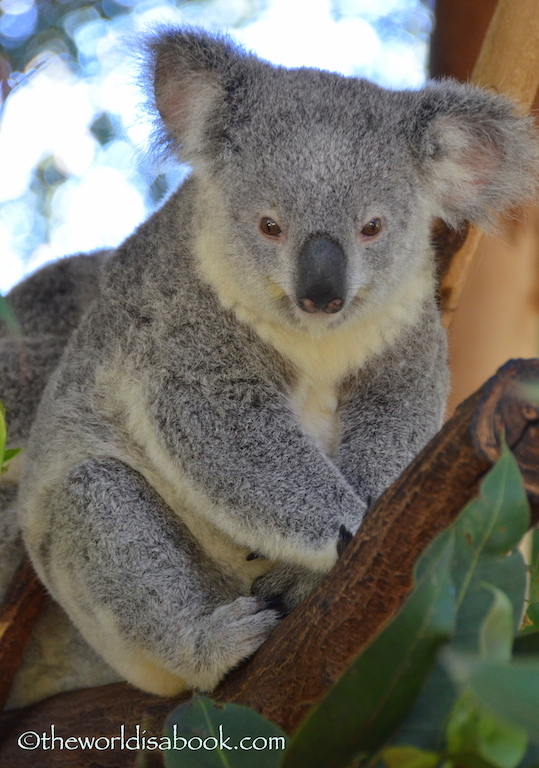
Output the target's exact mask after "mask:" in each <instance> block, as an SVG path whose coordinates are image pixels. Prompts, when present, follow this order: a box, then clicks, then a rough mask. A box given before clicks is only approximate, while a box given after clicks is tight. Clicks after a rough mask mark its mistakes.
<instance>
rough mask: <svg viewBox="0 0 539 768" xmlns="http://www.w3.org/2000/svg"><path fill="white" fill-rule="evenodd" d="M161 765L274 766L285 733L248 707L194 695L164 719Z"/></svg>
mask: <svg viewBox="0 0 539 768" xmlns="http://www.w3.org/2000/svg"><path fill="white" fill-rule="evenodd" d="M165 737H166V738H168V739H170V745H171V749H169V750H166V751H165V752H164V753H163V756H164V763H165V766H166V768H225V767H226V768H253V765H256V766H257V768H277V767H278V766H279V765H280V761H281V757H282V753H283V750H284V747H285V744H286V737H285V734H284V732H283V731H282V730H281V729H280V728H279V727H278V726H277V725H274V723H271V722H270V721H269V720H266V718H265V717H262V715H259V714H258V712H255V711H254V710H253V709H249V708H248V707H240V706H239V705H238V704H220V703H216V702H214V701H212V700H211V699H208V698H205V697H203V696H193V698H192V699H191V701H188V702H186V703H185V704H181V705H180V706H179V707H177V708H176V709H175V710H174V711H173V712H172V713H171V715H170V716H169V718H168V720H167V722H166V723H165Z"/></svg>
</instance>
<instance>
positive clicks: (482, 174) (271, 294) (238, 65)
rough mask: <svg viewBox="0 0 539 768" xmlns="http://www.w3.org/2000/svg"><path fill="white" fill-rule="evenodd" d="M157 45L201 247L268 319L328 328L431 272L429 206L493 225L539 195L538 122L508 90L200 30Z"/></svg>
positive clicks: (157, 82) (158, 99) (168, 118)
mask: <svg viewBox="0 0 539 768" xmlns="http://www.w3.org/2000/svg"><path fill="white" fill-rule="evenodd" d="M150 50H151V56H152V75H153V88H154V92H155V106H156V108H157V110H158V112H159V114H160V116H161V119H162V122H163V124H164V126H165V141H166V142H167V143H168V146H169V147H171V148H172V149H173V150H174V151H177V152H178V153H179V156H180V158H181V159H182V160H184V161H186V162H188V163H189V164H190V165H191V166H192V168H193V172H194V175H195V176H196V177H198V179H199V181H200V183H199V187H200V190H201V199H202V198H204V200H205V203H204V205H203V214H201V216H200V218H199V225H200V227H201V228H202V230H204V231H205V232H206V234H207V238H206V240H205V242H206V247H207V248H208V250H209V251H211V258H214V259H218V260H220V261H221V262H224V263H225V265H226V270H227V274H228V279H230V280H231V281H232V282H234V283H235V285H236V287H237V293H238V295H240V294H242V293H243V295H244V296H245V301H246V302H250V303H251V305H252V306H254V305H256V307H257V309H258V311H259V312H260V313H261V314H262V315H264V316H265V317H266V319H270V320H274V321H277V322H280V323H285V324H289V325H292V326H295V327H300V328H304V329H306V330H313V329H316V332H319V331H320V329H328V328H331V327H334V326H335V325H338V324H342V323H345V322H348V321H349V320H351V319H352V318H356V317H358V316H359V315H361V314H366V313H369V312H371V311H372V310H373V308H376V307H379V306H381V305H382V304H383V303H384V302H385V301H387V300H388V298H389V299H390V298H391V296H392V294H393V293H394V292H395V291H396V290H398V289H399V287H400V286H402V284H403V283H405V282H407V281H413V280H414V279H416V278H417V277H418V276H419V275H424V274H425V272H426V271H427V270H432V249H431V245H430V225H431V223H432V220H433V218H435V217H439V218H442V219H444V220H445V221H446V222H447V223H448V224H449V225H451V226H457V225H458V224H459V223H461V222H463V221H465V220H468V221H473V222H476V223H478V224H479V225H483V226H484V225H485V224H488V223H489V222H492V221H493V220H494V219H495V217H496V214H497V213H498V212H500V211H502V210H505V209H507V208H509V207H512V206H514V205H516V204H519V203H521V202H523V201H525V200H527V199H529V198H530V197H531V196H533V194H534V191H535V187H536V182H537V169H538V149H537V141H536V138H535V134H534V129H533V126H532V123H531V121H530V120H528V119H527V118H523V117H521V116H519V115H518V114H517V112H516V111H515V107H514V105H512V104H511V103H510V102H509V101H508V100H507V99H505V98H503V97H501V96H496V95H493V94H491V93H487V92H484V91H481V90H479V89H477V88H473V87H470V86H465V85H460V84H458V83H456V82H453V81H445V82H442V83H438V84H436V83H434V84H431V85H429V86H427V87H426V88H423V89H422V90H419V91H388V90H384V89H382V88H379V87H378V86H376V85H373V84H372V83H369V82H367V81H365V80H362V79H358V78H346V77H342V76H340V75H336V74H331V73H328V72H322V71H318V70H313V69H295V70H288V69H284V68H281V67H275V66H272V65H270V64H268V63H266V62H263V61H261V60H259V59H257V58H256V57H254V56H251V55H247V54H245V53H244V52H242V51H239V50H238V49H237V48H236V47H235V46H234V45H233V44H231V43H230V42H229V41H227V40H225V39H216V38H212V37H210V36H208V35H206V34H204V33H200V32H192V31H190V32H182V31H167V32H165V33H161V34H159V35H158V36H156V37H155V38H154V39H153V40H152V41H151V43H150ZM239 300H240V301H241V299H239Z"/></svg>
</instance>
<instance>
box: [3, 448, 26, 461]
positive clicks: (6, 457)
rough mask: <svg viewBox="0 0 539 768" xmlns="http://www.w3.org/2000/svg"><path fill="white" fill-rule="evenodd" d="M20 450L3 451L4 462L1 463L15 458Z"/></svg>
mask: <svg viewBox="0 0 539 768" xmlns="http://www.w3.org/2000/svg"><path fill="white" fill-rule="evenodd" d="M21 450H22V448H8V450H7V451H4V460H3V463H4V464H5V463H6V461H9V460H10V459H13V458H15V456H17V454H18V453H20V452H21Z"/></svg>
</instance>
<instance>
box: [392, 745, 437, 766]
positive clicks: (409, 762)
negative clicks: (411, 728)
mask: <svg viewBox="0 0 539 768" xmlns="http://www.w3.org/2000/svg"><path fill="white" fill-rule="evenodd" d="M380 757H381V758H382V759H383V760H384V762H385V763H386V764H387V766H388V768H436V766H437V765H438V763H440V762H441V759H442V758H441V756H440V755H439V754H438V753H437V752H427V751H426V750H424V749H417V748H416V747H388V748H387V749H384V751H383V752H382V753H381V755H380Z"/></svg>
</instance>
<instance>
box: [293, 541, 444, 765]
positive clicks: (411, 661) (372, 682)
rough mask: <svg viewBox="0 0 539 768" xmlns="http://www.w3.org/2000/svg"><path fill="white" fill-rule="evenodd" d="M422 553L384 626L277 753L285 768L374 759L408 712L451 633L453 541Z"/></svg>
mask: <svg viewBox="0 0 539 768" xmlns="http://www.w3.org/2000/svg"><path fill="white" fill-rule="evenodd" d="M442 541H443V546H441V545H440V543H439V542H436V543H435V544H434V545H433V548H432V550H430V549H429V551H428V552H427V554H426V561H427V562H428V567H427V566H425V567H423V566H422V568H421V569H420V571H421V580H420V582H419V583H418V584H417V586H416V587H415V589H414V591H413V593H412V595H411V596H410V598H409V599H408V601H407V602H406V603H405V605H404V606H403V608H402V609H401V610H400V612H399V613H398V614H397V616H396V618H395V619H394V620H393V621H392V623H391V624H390V625H389V626H388V627H386V629H384V630H383V632H382V633H381V634H380V635H379V636H378V637H377V638H376V639H375V640H374V641H373V642H372V643H371V644H370V645H369V646H368V648H367V649H366V650H365V651H364V652H363V654H362V655H361V656H360V657H359V658H358V659H357V660H356V661H355V662H354V663H353V664H352V666H351V667H350V668H349V669H348V670H347V671H346V672H345V673H344V675H343V676H342V677H341V678H340V679H339V680H338V682H337V683H336V684H335V685H334V687H333V688H332V689H331V690H330V691H329V693H328V694H327V695H326V696H325V698H324V699H323V700H322V702H321V703H320V704H319V705H318V706H317V707H315V708H314V709H312V710H311V711H310V713H309V715H308V716H307V719H306V720H305V721H304V722H303V724H302V725H301V726H300V728H299V730H298V731H297V732H296V734H295V736H294V738H293V739H292V742H291V743H290V745H289V748H288V750H287V752H286V754H285V756H284V760H283V766H285V768H308V767H312V768H318V767H319V766H322V765H323V766H324V768H339V766H349V765H350V763H351V762H352V760H353V759H354V758H355V757H357V756H358V755H359V754H361V756H362V757H363V759H364V760H365V761H366V763H368V761H370V760H372V759H374V758H375V756H376V754H377V753H378V751H379V750H380V749H381V747H383V746H384V745H385V743H386V741H387V739H388V737H389V736H390V735H391V734H392V732H393V731H394V730H395V728H396V727H397V726H398V724H399V723H400V722H401V720H402V719H403V717H404V716H405V715H406V714H407V712H408V711H409V710H410V708H411V706H412V705H413V702H414V700H415V699H416V697H417V695H418V693H419V692H420V690H421V688H422V686H423V684H424V681H425V679H426V677H427V675H428V673H429V671H430V669H431V667H432V664H433V663H434V660H435V655H436V651H437V649H438V648H439V647H440V645H441V644H443V643H444V642H446V641H447V640H448V638H449V637H450V636H451V633H452V631H453V621H454V589H453V586H452V584H451V581H450V579H449V565H450V562H451V558H452V554H453V537H452V535H451V534H449V535H444V536H443V539H442Z"/></svg>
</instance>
